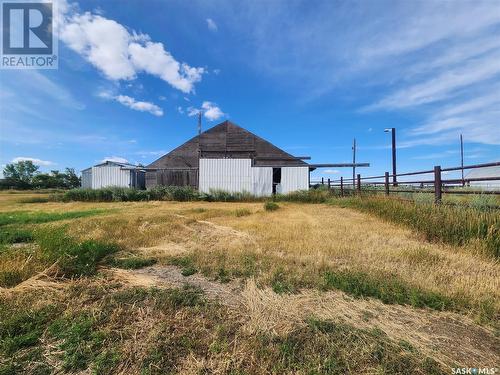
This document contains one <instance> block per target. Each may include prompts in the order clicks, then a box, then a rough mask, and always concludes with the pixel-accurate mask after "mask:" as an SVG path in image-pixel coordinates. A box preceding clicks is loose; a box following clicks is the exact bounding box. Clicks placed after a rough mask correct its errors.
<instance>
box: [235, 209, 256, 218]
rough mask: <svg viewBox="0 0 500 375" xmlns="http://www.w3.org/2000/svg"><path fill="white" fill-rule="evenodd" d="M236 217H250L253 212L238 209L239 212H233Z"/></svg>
mask: <svg viewBox="0 0 500 375" xmlns="http://www.w3.org/2000/svg"><path fill="white" fill-rule="evenodd" d="M233 214H234V216H236V217H242V216H248V215H251V214H252V211H250V210H249V209H247V208H238V209H237V210H234V211H233Z"/></svg>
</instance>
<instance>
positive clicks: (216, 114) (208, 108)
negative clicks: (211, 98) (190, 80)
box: [201, 101, 225, 121]
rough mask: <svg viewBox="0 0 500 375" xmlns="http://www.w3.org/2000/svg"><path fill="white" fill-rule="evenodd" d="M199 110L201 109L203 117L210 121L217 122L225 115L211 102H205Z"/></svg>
mask: <svg viewBox="0 0 500 375" xmlns="http://www.w3.org/2000/svg"><path fill="white" fill-rule="evenodd" d="M201 108H202V109H203V112H204V113H203V115H204V116H205V117H206V118H207V119H208V120H210V121H214V120H217V119H219V118H221V117H222V116H224V115H225V113H224V112H222V110H221V109H220V108H219V107H218V106H217V104H215V103H213V102H208V101H205V102H203V104H202V105H201Z"/></svg>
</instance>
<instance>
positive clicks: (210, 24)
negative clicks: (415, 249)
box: [207, 18, 218, 31]
mask: <svg viewBox="0 0 500 375" xmlns="http://www.w3.org/2000/svg"><path fill="white" fill-rule="evenodd" d="M207 27H208V29H209V30H210V31H217V30H218V27H217V24H216V23H215V21H214V20H213V19H211V18H207Z"/></svg>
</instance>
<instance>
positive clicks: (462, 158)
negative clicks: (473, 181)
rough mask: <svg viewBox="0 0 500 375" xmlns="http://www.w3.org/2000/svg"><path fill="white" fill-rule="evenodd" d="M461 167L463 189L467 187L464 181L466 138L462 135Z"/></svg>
mask: <svg viewBox="0 0 500 375" xmlns="http://www.w3.org/2000/svg"><path fill="white" fill-rule="evenodd" d="M460 166H461V167H462V168H461V170H462V187H463V186H465V180H464V138H463V137H462V134H460Z"/></svg>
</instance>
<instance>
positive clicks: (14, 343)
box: [0, 305, 58, 356]
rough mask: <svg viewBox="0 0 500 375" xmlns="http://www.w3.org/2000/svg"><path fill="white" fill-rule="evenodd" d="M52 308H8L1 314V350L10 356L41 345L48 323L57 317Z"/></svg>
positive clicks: (5, 307)
mask: <svg viewBox="0 0 500 375" xmlns="http://www.w3.org/2000/svg"><path fill="white" fill-rule="evenodd" d="M57 313H58V310H57V309H56V308H55V307H54V306H52V305H49V306H46V307H43V308H41V309H25V310H17V309H16V310H13V309H9V308H8V307H7V306H4V307H2V308H1V312H0V349H1V351H2V352H3V353H4V354H6V355H8V356H10V355H12V354H14V353H15V352H17V351H19V350H21V349H25V348H28V347H31V346H35V345H37V344H38V343H39V340H40V337H41V336H42V334H43V332H44V330H45V328H46V326H47V324H48V322H50V321H51V320H52V319H54V318H55V316H57Z"/></svg>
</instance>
